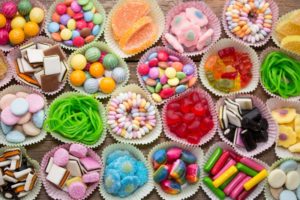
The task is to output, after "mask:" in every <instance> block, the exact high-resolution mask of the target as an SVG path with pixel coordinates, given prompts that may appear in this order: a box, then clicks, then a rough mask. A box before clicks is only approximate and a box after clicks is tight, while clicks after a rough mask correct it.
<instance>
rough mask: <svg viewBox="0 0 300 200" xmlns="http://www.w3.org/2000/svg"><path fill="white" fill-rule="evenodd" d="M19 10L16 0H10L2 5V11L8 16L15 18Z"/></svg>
mask: <svg viewBox="0 0 300 200" xmlns="http://www.w3.org/2000/svg"><path fill="white" fill-rule="evenodd" d="M17 11H18V8H17V5H16V3H15V2H12V1H8V2H4V3H3V4H2V5H1V13H2V14H3V15H4V16H5V17H7V18H13V17H14V16H15V15H16V13H17Z"/></svg>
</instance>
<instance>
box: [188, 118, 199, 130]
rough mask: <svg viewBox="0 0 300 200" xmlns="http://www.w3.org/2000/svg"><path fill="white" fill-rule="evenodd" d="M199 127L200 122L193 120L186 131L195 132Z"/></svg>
mask: <svg viewBox="0 0 300 200" xmlns="http://www.w3.org/2000/svg"><path fill="white" fill-rule="evenodd" d="M199 127H200V120H194V121H193V122H192V123H191V124H190V125H189V126H188V129H189V130H190V131H196V130H197V129H199Z"/></svg>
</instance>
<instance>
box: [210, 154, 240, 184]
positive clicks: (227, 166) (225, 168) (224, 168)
mask: <svg viewBox="0 0 300 200" xmlns="http://www.w3.org/2000/svg"><path fill="white" fill-rule="evenodd" d="M235 164H236V162H235V161H234V160H233V159H230V160H229V161H228V162H227V163H226V164H225V165H224V167H223V168H222V169H221V170H220V171H219V172H218V173H217V174H216V175H215V176H214V177H213V180H216V179H217V178H218V177H219V176H220V175H221V174H223V173H224V172H225V171H226V170H227V169H228V168H229V167H231V166H233V165H235Z"/></svg>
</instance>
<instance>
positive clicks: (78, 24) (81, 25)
mask: <svg viewBox="0 0 300 200" xmlns="http://www.w3.org/2000/svg"><path fill="white" fill-rule="evenodd" d="M86 27H87V23H86V22H85V21H84V20H79V21H77V22H76V28H77V29H79V30H81V29H83V28H86Z"/></svg>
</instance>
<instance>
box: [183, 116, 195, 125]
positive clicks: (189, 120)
mask: <svg viewBox="0 0 300 200" xmlns="http://www.w3.org/2000/svg"><path fill="white" fill-rule="evenodd" d="M195 117H196V115H195V114H194V113H185V114H184V115H183V118H182V119H183V122H185V123H187V124H190V123H191V122H192V121H193V120H194V119H195Z"/></svg>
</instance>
